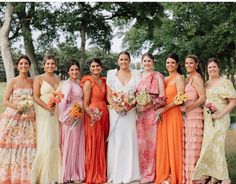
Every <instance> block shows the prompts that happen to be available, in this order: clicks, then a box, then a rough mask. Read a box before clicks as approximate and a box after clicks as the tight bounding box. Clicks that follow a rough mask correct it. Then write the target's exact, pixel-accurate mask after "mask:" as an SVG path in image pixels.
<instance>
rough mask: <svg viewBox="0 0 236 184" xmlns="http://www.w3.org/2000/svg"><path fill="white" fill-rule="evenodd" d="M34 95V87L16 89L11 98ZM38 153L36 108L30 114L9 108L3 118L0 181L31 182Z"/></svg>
mask: <svg viewBox="0 0 236 184" xmlns="http://www.w3.org/2000/svg"><path fill="white" fill-rule="evenodd" d="M22 95H26V96H28V95H30V96H32V89H31V88H15V89H14V90H13V93H12V97H11V101H12V102H13V103H16V104H17V103H18V102H19V100H20V97H21V96H22ZM35 153H36V127H35V112H34V108H32V109H31V110H30V111H29V114H27V115H20V114H18V112H17V110H15V109H13V108H10V107H7V109H6V110H5V112H4V113H3V114H2V119H1V121H0V183H1V184H6V183H14V184H16V183H17V184H20V183H21V184H30V171H31V167H32V164H33V161H34V157H35Z"/></svg>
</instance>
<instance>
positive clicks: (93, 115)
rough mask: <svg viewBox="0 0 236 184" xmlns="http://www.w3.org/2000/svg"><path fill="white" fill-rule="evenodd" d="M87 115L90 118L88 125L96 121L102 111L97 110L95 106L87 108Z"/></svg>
mask: <svg viewBox="0 0 236 184" xmlns="http://www.w3.org/2000/svg"><path fill="white" fill-rule="evenodd" d="M89 115H90V118H91V123H90V126H93V125H94V124H95V122H96V121H98V120H100V119H101V117H102V112H101V111H99V109H98V108H97V107H93V108H89Z"/></svg>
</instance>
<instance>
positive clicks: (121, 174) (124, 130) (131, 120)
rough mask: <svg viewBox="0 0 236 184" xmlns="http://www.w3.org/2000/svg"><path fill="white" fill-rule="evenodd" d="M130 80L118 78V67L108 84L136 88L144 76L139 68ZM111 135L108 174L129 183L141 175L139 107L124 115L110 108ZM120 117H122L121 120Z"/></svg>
mask: <svg viewBox="0 0 236 184" xmlns="http://www.w3.org/2000/svg"><path fill="white" fill-rule="evenodd" d="M131 73H132V77H131V79H130V81H129V82H128V83H127V84H126V85H125V86H123V85H122V84H121V82H120V81H119V79H118V78H117V76H116V74H117V69H115V70H109V71H108V73H107V85H108V86H109V87H110V88H111V90H112V91H115V92H119V91H124V92H128V91H130V90H133V91H134V90H135V88H136V86H137V84H138V83H139V81H140V79H141V73H140V72H139V71H135V70H131ZM109 115H110V116H109V118H110V132H109V133H110V135H109V141H108V153H107V158H108V160H107V167H108V168H107V177H108V182H113V183H129V182H131V181H135V180H139V179H140V171H139V158H138V142H137V130H136V115H137V113H136V110H135V108H133V109H131V110H130V111H129V112H128V113H127V114H126V115H125V116H121V117H120V118H119V119H118V117H119V114H118V113H117V112H116V111H115V110H114V109H110V110H109ZM117 119H118V121H117Z"/></svg>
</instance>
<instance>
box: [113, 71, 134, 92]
mask: <svg viewBox="0 0 236 184" xmlns="http://www.w3.org/2000/svg"><path fill="white" fill-rule="evenodd" d="M117 73H118V70H116V73H115V76H116V79H117V80H118V81H119V83H120V84H121V86H122V87H124V88H125V87H126V86H127V85H128V84H129V83H130V81H131V80H132V78H133V72H132V70H130V73H131V77H130V79H129V81H128V82H127V83H126V84H125V85H123V84H122V82H121V81H120V80H119V78H118V77H117Z"/></svg>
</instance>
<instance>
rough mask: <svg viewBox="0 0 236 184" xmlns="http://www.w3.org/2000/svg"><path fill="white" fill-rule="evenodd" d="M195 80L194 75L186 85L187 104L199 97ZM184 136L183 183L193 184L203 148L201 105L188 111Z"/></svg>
mask: <svg viewBox="0 0 236 184" xmlns="http://www.w3.org/2000/svg"><path fill="white" fill-rule="evenodd" d="M193 80H194V77H193V79H192V80H190V81H189V82H188V84H187V85H186V87H185V93H186V94H187V95H188V100H187V102H186V103H185V104H186V106H188V105H191V104H192V103H194V102H195V101H197V100H198V98H199V96H198V93H197V90H196V88H195V87H194V86H193V85H192V82H193ZM184 136H185V138H184V167H183V183H186V184H192V174H193V170H194V167H195V165H196V163H197V160H198V158H199V155H200V152H201V148H202V137H203V110H202V109H201V107H196V108H195V109H193V110H191V111H190V112H187V113H186V119H185V123H184Z"/></svg>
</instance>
